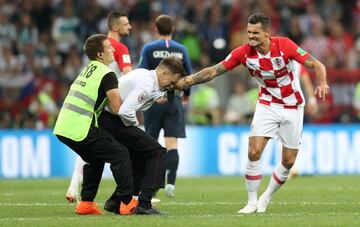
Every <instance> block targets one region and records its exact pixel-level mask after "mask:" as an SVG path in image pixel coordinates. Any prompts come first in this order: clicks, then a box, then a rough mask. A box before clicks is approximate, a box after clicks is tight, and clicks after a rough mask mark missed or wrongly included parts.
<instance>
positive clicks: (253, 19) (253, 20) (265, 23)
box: [248, 13, 271, 30]
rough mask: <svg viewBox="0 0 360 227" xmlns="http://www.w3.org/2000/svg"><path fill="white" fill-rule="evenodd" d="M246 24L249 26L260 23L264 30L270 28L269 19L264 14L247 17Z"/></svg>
mask: <svg viewBox="0 0 360 227" xmlns="http://www.w3.org/2000/svg"><path fill="white" fill-rule="evenodd" d="M248 23H249V24H257V23H260V24H261V27H262V28H263V29H264V30H265V29H268V28H270V27H271V22H270V19H269V17H267V16H265V15H264V14H261V13H254V14H252V15H250V16H249V19H248Z"/></svg>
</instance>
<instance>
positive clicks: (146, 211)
mask: <svg viewBox="0 0 360 227" xmlns="http://www.w3.org/2000/svg"><path fill="white" fill-rule="evenodd" d="M134 213H135V214H138V215H166V214H167V213H166V212H162V211H160V210H159V209H157V208H156V207H153V206H152V207H150V208H144V207H140V206H137V207H136V208H135V212H134Z"/></svg>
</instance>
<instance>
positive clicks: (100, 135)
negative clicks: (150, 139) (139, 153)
mask: <svg viewBox="0 0 360 227" xmlns="http://www.w3.org/2000/svg"><path fill="white" fill-rule="evenodd" d="M57 137H58V139H59V140H60V141H61V142H63V143H64V144H66V145H67V146H68V147H70V148H71V149H72V150H73V151H75V152H76V153H77V154H78V155H79V156H80V157H81V158H82V159H83V160H84V161H85V162H87V163H86V164H85V165H84V167H83V171H84V178H83V184H82V189H81V199H82V200H84V201H93V200H94V199H95V196H96V194H97V191H98V188H99V184H100V181H101V176H102V173H103V170H104V165H105V163H110V169H111V171H112V174H113V176H114V179H115V182H116V185H117V186H116V189H115V192H116V193H115V194H116V196H117V197H118V198H119V199H120V197H127V196H131V194H132V191H133V178H132V167H131V161H130V155H129V150H128V149H127V148H126V146H124V145H123V144H121V143H120V142H118V141H117V140H116V139H115V138H114V137H113V136H112V135H111V134H110V133H108V132H106V131H105V130H103V129H100V128H95V127H91V128H90V130H89V133H88V135H87V137H86V138H85V139H84V140H82V141H80V142H77V141H73V140H71V139H68V138H65V137H62V136H59V135H57Z"/></svg>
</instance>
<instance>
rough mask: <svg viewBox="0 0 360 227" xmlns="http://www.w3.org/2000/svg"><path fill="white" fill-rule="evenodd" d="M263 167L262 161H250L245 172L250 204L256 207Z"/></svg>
mask: <svg viewBox="0 0 360 227" xmlns="http://www.w3.org/2000/svg"><path fill="white" fill-rule="evenodd" d="M261 178H262V175H261V166H260V160H258V161H250V160H248V163H247V166H246V170H245V183H246V189H247V192H248V204H253V205H256V203H257V193H258V190H259V187H260V183H261Z"/></svg>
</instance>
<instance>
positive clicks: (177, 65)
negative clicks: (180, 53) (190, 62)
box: [159, 57, 186, 78]
mask: <svg viewBox="0 0 360 227" xmlns="http://www.w3.org/2000/svg"><path fill="white" fill-rule="evenodd" d="M159 66H160V67H165V68H167V69H168V70H169V71H171V72H172V73H174V74H179V76H180V77H181V78H182V77H185V76H186V71H185V68H184V65H183V63H182V61H181V60H180V59H179V58H177V57H167V58H164V59H163V60H161V62H160V63H159Z"/></svg>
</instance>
